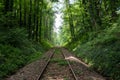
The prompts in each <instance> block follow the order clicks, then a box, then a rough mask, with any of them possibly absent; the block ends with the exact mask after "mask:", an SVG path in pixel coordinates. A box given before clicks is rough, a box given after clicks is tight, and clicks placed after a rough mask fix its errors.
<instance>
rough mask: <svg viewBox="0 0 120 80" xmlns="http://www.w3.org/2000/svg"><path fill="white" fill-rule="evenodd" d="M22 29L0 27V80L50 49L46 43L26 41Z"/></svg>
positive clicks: (25, 35)
mask: <svg viewBox="0 0 120 80" xmlns="http://www.w3.org/2000/svg"><path fill="white" fill-rule="evenodd" d="M27 36H28V35H27V31H25V29H24V28H11V29H9V28H4V27H0V80H3V78H5V77H6V76H8V75H11V74H13V73H15V72H16V71H17V70H18V69H19V68H21V67H23V66H25V65H26V64H29V63H31V62H33V61H35V60H37V59H39V58H41V56H42V53H44V51H46V50H47V49H49V48H50V45H49V44H48V43H46V42H42V44H40V43H35V42H33V41H30V40H28V38H27Z"/></svg>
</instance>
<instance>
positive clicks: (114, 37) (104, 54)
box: [67, 20, 120, 80]
mask: <svg viewBox="0 0 120 80" xmlns="http://www.w3.org/2000/svg"><path fill="white" fill-rule="evenodd" d="M119 21H120V20H118V23H114V24H113V25H112V26H111V27H109V28H106V29H104V30H102V31H101V32H100V33H99V34H94V33H92V32H91V33H89V34H92V35H91V36H90V38H91V37H93V35H97V36H96V37H93V39H88V41H87V42H86V43H81V42H80V41H77V42H74V43H71V44H69V45H67V46H69V48H71V50H73V52H74V53H75V54H76V55H77V56H78V57H80V58H82V59H83V61H85V62H86V63H87V64H89V65H90V66H91V68H93V69H94V70H96V71H97V72H99V73H101V74H102V75H104V76H107V77H110V78H111V79H113V80H120V24H119Z"/></svg>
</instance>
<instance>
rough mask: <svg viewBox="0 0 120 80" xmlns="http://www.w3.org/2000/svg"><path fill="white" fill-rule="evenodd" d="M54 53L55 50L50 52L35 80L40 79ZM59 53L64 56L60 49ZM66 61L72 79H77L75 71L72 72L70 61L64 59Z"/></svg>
mask: <svg viewBox="0 0 120 80" xmlns="http://www.w3.org/2000/svg"><path fill="white" fill-rule="evenodd" d="M54 53H55V50H54V51H53V52H52V53H51V54H50V56H49V58H48V60H47V62H46V63H45V66H44V67H43V68H42V71H41V72H40V74H39V77H38V78H37V80H41V78H42V75H43V74H44V72H45V70H46V68H47V67H49V66H48V65H49V63H50V60H51V59H52V57H53V55H54ZM61 54H62V55H63V57H64V58H65V57H66V55H65V54H64V53H63V52H62V51H61ZM66 61H67V64H68V66H69V69H70V70H71V71H70V72H71V74H72V75H73V78H74V80H78V79H77V77H76V75H75V73H74V71H73V69H72V67H71V64H70V62H69V61H68V60H66Z"/></svg>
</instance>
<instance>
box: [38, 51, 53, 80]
mask: <svg viewBox="0 0 120 80" xmlns="http://www.w3.org/2000/svg"><path fill="white" fill-rule="evenodd" d="M54 52H55V50H54V51H53V53H51V55H50V57H49V59H48V61H47V63H46V64H45V66H44V68H43V69H42V71H41V73H40V75H39V77H38V78H37V79H36V80H40V79H41V77H42V75H43V73H44V71H45V69H46V68H47V66H48V64H49V62H50V60H51V58H52V56H53V55H54Z"/></svg>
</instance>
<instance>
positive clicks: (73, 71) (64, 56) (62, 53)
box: [62, 51, 78, 80]
mask: <svg viewBox="0 0 120 80" xmlns="http://www.w3.org/2000/svg"><path fill="white" fill-rule="evenodd" d="M62 54H63V56H64V58H65V54H64V53H63V51H62ZM66 61H67V63H68V65H69V67H70V70H71V72H72V74H73V76H74V79H75V80H78V79H77V77H76V75H75V72H74V70H73V69H72V66H71V65H70V62H69V60H67V59H66Z"/></svg>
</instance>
